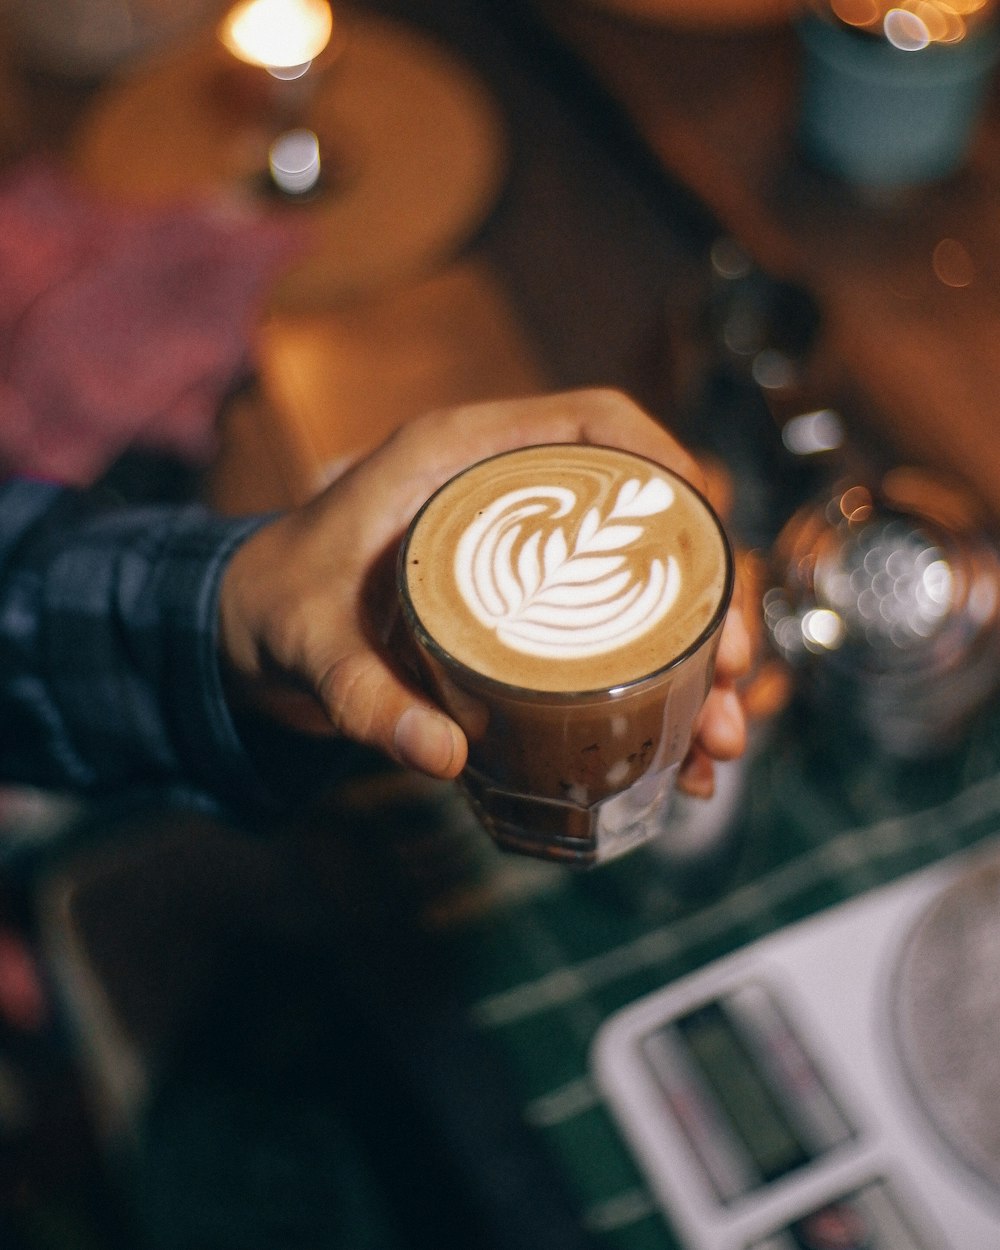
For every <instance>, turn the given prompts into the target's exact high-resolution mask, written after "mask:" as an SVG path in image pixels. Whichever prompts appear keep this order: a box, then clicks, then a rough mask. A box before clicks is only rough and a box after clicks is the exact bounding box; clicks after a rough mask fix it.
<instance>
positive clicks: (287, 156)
mask: <svg viewBox="0 0 1000 1250" xmlns="http://www.w3.org/2000/svg"><path fill="white" fill-rule="evenodd" d="M268 165H269V168H270V170H271V179H272V181H273V182H274V185H275V186H276V187H277V188H278V189H279V190H280V191H284V192H285V194H286V195H307V194H308V193H309V192H310V191H312V190H313V189H314V188H315V187H316V185H317V183H318V182H319V178H320V173H321V167H320V150H319V139H318V138H317V137H316V135H315V133H314V132H313V131H311V130H305V129H300V130H289V131H287V132H286V133H285V134H283V135H280V136H279V137H278V138H277V139H275V141H274V143H272V144H271V150H270V153H269V154H268Z"/></svg>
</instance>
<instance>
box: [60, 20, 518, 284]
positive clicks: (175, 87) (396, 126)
mask: <svg viewBox="0 0 1000 1250" xmlns="http://www.w3.org/2000/svg"><path fill="white" fill-rule="evenodd" d="M342 20H343V21H344V22H345V23H346V34H345V39H344V46H343V49H342V51H341V52H340V53H339V54H338V56H337V57H336V59H335V60H334V62H333V64H332V65H331V66H330V68H329V69H328V70H326V72H325V73H324V74H323V76H322V78H321V79H320V81H319V83H318V86H317V87H316V88H315V90H314V94H313V95H312V98H311V99H310V100H309V101H308V102H307V104H306V105H305V106H304V109H303V113H302V117H301V119H300V122H301V124H304V125H306V126H309V127H310V128H311V129H313V130H314V131H315V132H316V133H317V135H318V136H319V138H320V141H321V144H322V145H323V147H324V149H325V150H327V151H328V153H330V154H332V155H333V158H334V159H333V161H332V165H333V175H332V179H331V184H330V185H329V186H328V187H327V188H326V189H325V190H321V191H320V192H318V193H317V194H316V195H315V196H313V197H312V198H311V199H303V200H301V201H297V202H291V203H289V202H287V201H284V200H280V199H277V198H275V197H273V196H271V197H268V196H267V194H266V193H265V192H262V191H261V182H262V177H263V171H265V170H266V167H267V149H268V146H269V143H270V140H271V137H272V135H273V133H274V131H273V127H269V126H268V125H265V124H264V122H265V118H264V114H263V109H262V106H261V99H262V97H263V93H264V92H265V91H266V90H267V89H268V82H269V80H268V77H267V75H266V73H265V71H263V70H256V69H251V68H250V67H248V66H245V65H242V64H241V63H239V62H237V61H235V59H234V58H232V57H231V56H230V55H229V54H228V53H226V52H225V50H224V49H223V48H222V46H221V45H220V44H219V43H218V41H217V40H216V39H215V38H214V35H213V34H212V33H211V32H209V33H207V34H205V35H203V36H201V37H200V38H199V39H198V40H197V41H195V42H193V43H191V44H188V45H185V46H183V47H180V48H175V49H174V50H172V52H171V53H170V54H169V55H168V56H165V57H162V58H160V59H158V60H152V61H150V62H147V63H146V64H145V65H144V66H143V67H142V68H141V69H140V70H136V71H133V72H132V73H131V74H129V75H128V76H124V77H121V78H118V79H117V80H114V81H112V82H111V83H109V85H108V86H107V87H106V88H105V89H104V90H103V91H102V93H101V95H100V96H99V97H98V99H97V100H96V102H95V104H94V107H93V109H92V111H91V112H90V114H89V116H88V118H87V121H86V124H85V125H84V126H83V128H82V132H81V135H80V138H79V142H78V145H77V149H76V159H77V171H78V173H80V174H81V175H82V176H83V178H84V180H85V181H86V182H88V183H89V184H91V185H92V186H94V187H95V188H97V189H98V190H99V191H101V192H102V193H104V194H107V195H110V196H111V197H113V198H114V199H115V200H117V201H119V202H124V203H136V204H150V203H154V204H155V203H163V202H166V201H184V200H192V199H196V198H198V197H204V196H205V195H206V194H208V195H209V196H211V195H213V194H218V195H219V196H220V198H222V199H230V200H231V199H236V200H237V201H245V202H249V203H251V204H253V205H254V206H255V207H259V208H260V210H261V211H267V212H272V213H277V214H284V215H286V216H287V218H288V220H289V221H290V222H293V223H298V224H299V225H301V226H304V227H305V230H306V231H307V237H308V246H307V250H306V253H305V255H304V256H303V258H302V259H301V260H300V261H298V262H296V263H295V264H294V265H293V267H292V268H291V270H290V271H289V272H288V273H287V274H286V276H285V277H284V278H283V279H282V280H281V281H280V283H279V284H278V287H277V289H276V290H275V293H274V301H275V303H276V305H277V306H279V307H299V308H301V307H309V306H330V305H336V304H339V303H344V302H347V301H352V300H356V299H358V298H362V297H365V296H369V295H373V294H375V293H377V292H378V291H379V290H382V289H384V288H386V287H389V286H393V285H396V284H398V283H401V282H405V281H408V280H411V279H413V278H416V277H420V276H422V275H423V274H425V273H426V272H428V271H430V270H431V269H433V268H434V267H435V266H437V265H438V264H440V263H441V262H442V261H444V260H445V259H447V258H448V257H449V256H450V255H452V254H454V252H455V251H456V250H457V249H458V248H460V247H461V245H462V244H463V243H464V242H465V241H467V239H468V238H469V237H470V236H471V235H472V234H473V233H474V232H475V230H476V229H478V227H479V226H480V225H481V224H482V222H483V220H484V219H485V217H486V216H487V215H488V213H489V211H490V209H491V208H492V206H493V203H494V202H495V199H496V197H497V195H498V193H499V190H500V188H501V185H502V182H503V178H504V175H505V171H506V154H507V137H506V132H505V128H504V124H503V119H502V117H501V116H500V112H499V109H498V107H497V105H496V103H495V101H494V99H493V97H492V95H491V94H490V93H489V91H488V90H487V88H486V87H485V85H484V84H483V83H481V82H480V80H479V79H478V77H477V76H476V75H475V74H474V73H473V72H472V70H471V69H470V68H469V67H468V66H466V65H465V64H464V63H463V62H462V61H461V60H459V59H457V58H456V57H454V56H453V55H452V54H451V53H450V52H449V51H448V50H446V49H445V48H444V47H442V46H441V45H440V44H438V43H437V42H436V41H434V40H433V39H432V38H430V37H429V36H426V35H423V34H421V33H419V32H417V31H416V30H414V29H412V28H410V27H407V26H404V25H402V24H399V23H395V22H390V21H387V20H385V19H381V18H378V19H375V18H370V17H367V16H365V17H359V16H351V17H348V18H344V19H342ZM248 88H250V90H248ZM330 166H331V161H330V160H329V159H328V160H327V162H326V164H325V166H324V168H325V169H329V168H330Z"/></svg>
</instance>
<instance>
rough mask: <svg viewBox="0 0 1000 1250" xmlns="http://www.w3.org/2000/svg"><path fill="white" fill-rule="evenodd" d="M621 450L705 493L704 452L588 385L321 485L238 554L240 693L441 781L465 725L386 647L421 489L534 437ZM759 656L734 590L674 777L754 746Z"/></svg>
mask: <svg viewBox="0 0 1000 1250" xmlns="http://www.w3.org/2000/svg"><path fill="white" fill-rule="evenodd" d="M546 442H583V443H605V444H610V445H613V446H618V447H622V448H624V449H626V450H629V451H633V452H636V453H638V454H640V455H644V456H647V457H649V458H650V459H653V460H656V461H658V462H660V463H661V464H664V465H666V466H667V467H668V468H671V469H673V470H674V471H675V472H677V473H679V474H681V476H683V477H685V478H687V479H688V480H689V481H691V482H692V483H693V484H694V485H695V486H697V487H700V488H701V489H705V486H706V483H705V479H704V475H703V474H702V472H701V470H700V469H699V466H698V464H697V462H696V461H695V460H694V459H693V458H692V457H691V456H690V455H689V454H688V453H687V452H686V451H685V450H684V448H683V447H681V445H680V444H679V443H678V442H677V441H676V439H674V438H673V437H672V436H671V435H670V434H668V433H667V432H666V430H664V429H663V428H662V426H660V425H658V424H657V423H656V422H655V421H653V420H652V419H651V418H650V417H649V416H647V415H646V414H645V413H644V412H643V411H642V410H641V409H640V408H638V407H637V406H636V405H635V404H634V403H632V401H631V400H629V399H627V398H626V397H625V396H624V395H621V394H619V393H618V392H615V391H610V390H596V389H595V390H581V391H569V392H563V393H560V394H555V395H549V396H543V397H537V398H531V399H518V400H501V401H497V402H493V403H486V404H475V405H470V406H467V407H460V408H453V409H447V410H442V411H440V412H434V413H430V414H428V415H426V416H423V417H419V418H416V419H415V420H413V421H411V422H409V423H408V424H406V425H405V426H403V427H402V428H401V429H400V430H398V431H397V432H396V433H395V434H394V435H393V436H392V437H391V438H389V439H388V440H387V441H386V442H385V443H383V444H382V445H381V446H380V447H379V448H378V449H377V450H376V451H374V452H373V453H371V455H369V456H367V457H366V458H365V459H363V460H361V461H359V462H358V463H357V464H355V465H354V466H352V467H351V468H350V469H349V470H348V471H347V472H346V473H345V474H344V475H343V476H342V477H340V478H338V479H337V481H335V482H334V483H333V484H332V485H331V486H329V487H328V488H327V489H326V490H325V491H323V492H322V494H320V495H318V496H317V497H316V498H315V499H313V500H311V501H310V502H309V503H307V504H306V505H304V506H303V507H301V508H298V509H296V510H295V511H292V512H288V513H286V514H285V515H283V516H281V517H278V518H277V519H275V520H274V521H273V522H270V523H269V524H267V525H265V526H263V527H262V528H261V529H259V530H258V531H257V532H256V533H255V534H253V535H252V536H251V537H250V538H249V539H248V540H247V541H246V542H245V543H244V544H243V545H242V546H241V547H240V548H239V549H238V550H237V551H236V553H235V555H234V556H233V558H232V560H231V562H230V565H229V567H228V569H227V571H226V574H225V576H224V579H223V584H222V590H221V597H220V645H221V650H222V654H223V658H224V667H225V670H226V673H227V680H228V685H229V689H230V691H231V692H232V695H231V697H232V698H233V699H234V701H235V702H236V703H238V704H240V705H242V706H247V705H249V706H250V707H251V708H252V709H254V710H256V711H264V712H266V713H268V714H270V715H272V716H274V717H275V718H276V719H278V720H279V721H281V722H282V723H284V724H286V725H288V726H290V727H292V728H294V729H298V730H300V731H304V732H309V733H318V734H328V735H329V734H334V735H340V736H343V737H346V738H351V739H353V740H355V741H357V742H360V743H362V744H364V745H367V746H371V747H374V748H376V749H378V750H380V751H383V752H385V753H386V754H387V755H389V756H390V757H392V758H393V759H395V760H396V761H398V762H399V763H401V764H404V765H406V766H408V767H411V768H415V769H417V770H419V771H421V772H424V773H427V774H429V775H430V776H433V777H440V778H451V777H455V776H457V775H458V773H459V772H461V770H462V767H463V766H464V764H465V759H466V753H467V743H466V739H465V735H464V733H463V732H462V730H461V729H460V728H459V726H458V725H457V724H455V722H454V721H452V720H451V719H450V718H449V717H448V716H446V715H445V714H444V712H442V711H441V710H440V709H439V708H437V707H436V706H435V705H434V704H433V703H431V702H430V700H429V699H428V698H427V696H426V695H424V694H423V693H421V692H420V691H419V689H418V688H417V687H416V686H415V685H414V684H413V682H412V680H411V679H410V678H409V676H408V674H407V673H406V671H405V670H404V669H403V668H402V667H401V665H400V664H399V662H398V660H397V659H396V658H395V657H394V656H393V655H392V652H391V649H390V647H389V645H388V644H389V638H390V635H391V631H392V628H393V624H394V622H395V620H396V619H397V610H396V596H395V583H394V578H393V575H392V572H393V567H394V557H395V552H396V550H397V548H398V544H399V542H400V540H401V538H402V536H403V534H404V532H405V530H406V527H407V526H408V525H409V522H410V520H411V519H412V517H413V516H414V514H415V513H416V512H417V510H418V509H419V508H420V506H421V504H423V502H424V500H425V499H427V497H428V496H429V495H430V494H431V493H432V492H433V491H434V490H436V489H437V487H438V486H440V485H442V484H443V483H444V482H445V481H447V480H448V478H450V477H452V476H453V475H454V474H455V473H457V472H459V471H460V470H461V469H463V468H465V467H467V466H468V465H470V464H473V463H474V462H475V461H477V460H482V459H483V458H485V457H486V456H489V455H494V454H496V453H498V452H502V451H507V450H510V449H512V448H515V447H520V446H524V445H527V444H531V443H546ZM749 660H750V647H749V641H748V636H747V630H746V627H745V623H744V620H743V615H742V611H741V608H740V605H739V602H738V600H734V606H733V608H732V609H731V610H730V612H729V614H728V616H727V619H726V623H725V625H724V627H723V631H722V636H721V640H720V644H719V651H718V658H717V661H716V672H715V683H714V685H713V687H712V690H711V691H710V693H709V696H708V698H707V700H706V702H705V705H704V707H703V709H702V712H701V714H700V716H699V719H698V723H697V726H696V731H695V739H694V742H693V744H692V747H691V751H690V753H689V755H688V758H687V760H686V761H685V763H684V765H683V767H682V769H681V774H680V777H679V779H678V785H679V786H680V787H681V788H682V789H686V790H688V792H690V793H696V794H710V793H711V788H712V764H713V761H714V760H723V759H731V758H734V757H735V756H738V755H739V754H740V753H741V752H742V751H743V749H744V745H745V734H746V726H745V721H744V716H743V710H742V707H741V705H740V701H739V697H738V694H737V691H736V682H737V681H738V679H739V678H740V677H741V676H742V675H743V674H744V673H745V671H746V669H747V667H748V665H749Z"/></svg>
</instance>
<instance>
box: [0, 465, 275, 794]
mask: <svg viewBox="0 0 1000 1250" xmlns="http://www.w3.org/2000/svg"><path fill="white" fill-rule="evenodd" d="M257 524H258V522H256V521H232V520H226V519H222V518H219V517H215V516H213V515H212V514H210V513H209V512H207V511H205V510H203V509H200V508H195V507H191V508H172V507H162V508H161V507H148V508H117V507H108V506H103V507H102V506H100V505H99V504H97V503H96V502H95V501H94V500H93V499H91V498H88V497H86V496H84V495H81V494H78V493H75V492H68V491H62V490H59V489H58V488H55V487H51V486H48V485H44V484H40V483H34V482H23V483H22V482H13V483H8V484H6V485H4V486H3V487H2V488H0V772H2V775H3V778H4V779H6V780H17V781H25V782H30V783H33V784H38V785H44V786H51V787H58V788H70V789H74V790H83V791H102V790H105V791H106V790H109V789H114V788H121V787H124V786H128V785H134V784H152V785H156V784H167V783H175V782H184V783H186V784H188V785H191V786H193V787H195V788H196V789H200V790H204V791H205V792H208V793H211V794H213V795H215V796H216V797H219V798H221V799H223V800H228V799H230V798H239V799H240V800H241V801H245V800H246V799H248V798H252V797H253V796H254V794H255V792H256V791H261V798H263V792H262V787H261V783H260V782H259V780H258V778H257V775H256V772H255V770H254V768H253V767H252V765H251V763H250V761H249V760H248V758H247V756H246V754H245V752H244V751H243V748H242V745H241V743H240V739H239V736H238V734H237V733H236V730H235V728H234V725H233V722H232V719H231V717H230V714H229V710H228V708H227V706H226V702H225V698H224V696H223V691H222V687H221V682H220V677H219V669H218V661H217V656H216V645H217V642H216V628H217V627H216V614H217V603H216V600H217V594H218V584H219V578H220V576H221V572H222V569H223V568H224V566H225V564H226V562H227V560H228V558H229V556H230V554H231V552H232V551H233V549H234V548H235V547H236V546H237V545H238V544H239V543H240V542H241V541H242V540H243V539H244V538H245V536H246V535H247V533H248V532H249V531H250V530H252V529H253V528H255V526H256V525H257Z"/></svg>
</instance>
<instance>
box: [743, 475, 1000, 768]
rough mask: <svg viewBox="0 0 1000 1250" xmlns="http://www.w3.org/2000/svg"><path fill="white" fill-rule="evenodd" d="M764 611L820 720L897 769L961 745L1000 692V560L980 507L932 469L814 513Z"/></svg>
mask: <svg viewBox="0 0 1000 1250" xmlns="http://www.w3.org/2000/svg"><path fill="white" fill-rule="evenodd" d="M763 610H764V623H765V627H766V630H767V633H768V636H769V638H770V640H771V642H772V644H773V646H774V648H775V649H776V651H777V652H778V653H779V655H781V656H782V657H783V658H784V659H785V661H786V662H787V663H788V665H789V666H790V668H791V670H792V671H793V673H794V675H795V679H796V683H797V686H798V690H799V693H800V695H801V696H802V697H803V698H804V699H805V700H806V702H807V703H808V704H809V705H810V707H811V708H812V710H813V711H815V712H817V713H819V714H820V715H821V716H822V717H823V718H824V721H825V723H827V724H828V725H829V726H830V727H831V728H832V730H833V732H836V733H838V734H839V733H841V732H842V731H846V732H851V733H854V734H860V735H861V737H862V738H863V739H865V740H867V741H869V742H870V743H872V744H873V745H875V746H876V747H877V748H879V749H881V750H882V751H884V752H885V753H887V754H888V755H891V756H894V757H897V758H903V759H914V758H923V757H931V756H934V755H937V754H940V753H943V752H945V751H947V750H950V749H952V748H954V747H957V746H958V745H960V744H961V742H962V739H963V737H964V735H965V733H966V731H967V729H968V726H969V724H970V721H971V720H972V718H973V717H974V716H975V715H976V714H977V713H978V712H979V711H980V710H981V709H982V708H983V707H984V706H985V705H986V704H987V703H988V702H989V701H990V700H991V699H992V698H993V696H994V695H995V693H996V691H997V689H998V687H1000V558H998V553H997V549H996V547H995V545H994V544H993V542H992V541H991V540H990V539H989V537H988V536H987V534H986V532H985V529H984V526H983V522H982V518H981V516H980V514H979V510H978V509H977V507H976V506H975V504H974V502H973V501H972V500H971V499H969V498H968V497H967V496H966V494H965V493H964V492H963V491H962V490H961V489H960V488H958V487H955V486H953V485H952V484H951V483H946V482H944V481H942V480H940V479H939V478H937V477H936V476H934V475H933V474H930V473H928V472H925V471H922V470H915V469H896V470H893V471H892V472H890V473H888V474H887V475H886V476H885V477H884V478H883V479H882V481H881V482H879V483H878V485H877V487H871V486H868V485H863V484H862V485H841V486H840V487H838V488H836V489H835V490H834V491H833V492H832V494H830V495H828V496H826V497H824V498H822V499H820V500H818V501H817V502H815V503H813V504H810V505H807V506H805V507H803V508H802V509H800V510H799V512H797V513H796V514H795V515H794V516H793V517H792V518H791V520H790V521H789V522H788V524H787V525H786V526H785V528H784V529H783V531H782V532H781V534H780V535H779V537H778V540H777V542H776V543H775V547H774V551H773V561H772V577H771V586H770V588H769V589H768V590H767V591H766V592H765V594H764V597H763Z"/></svg>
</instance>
